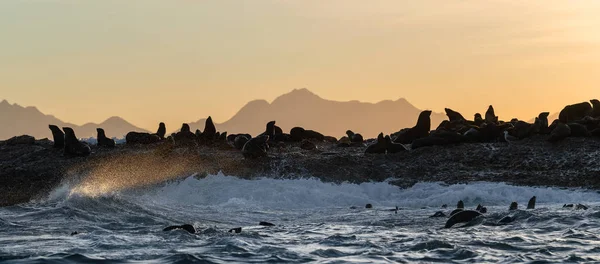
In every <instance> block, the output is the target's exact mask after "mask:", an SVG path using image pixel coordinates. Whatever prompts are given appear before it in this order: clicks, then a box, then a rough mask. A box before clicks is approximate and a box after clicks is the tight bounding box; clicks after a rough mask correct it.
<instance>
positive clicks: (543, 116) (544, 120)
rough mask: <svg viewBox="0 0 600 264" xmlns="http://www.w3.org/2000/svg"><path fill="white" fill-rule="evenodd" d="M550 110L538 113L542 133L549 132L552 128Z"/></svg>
mask: <svg viewBox="0 0 600 264" xmlns="http://www.w3.org/2000/svg"><path fill="white" fill-rule="evenodd" d="M549 115H550V113H549V112H542V113H540V114H539V115H538V120H539V121H540V132H539V133H540V134H544V135H546V134H549V133H550V130H549V129H548V124H549V123H548V116H549Z"/></svg>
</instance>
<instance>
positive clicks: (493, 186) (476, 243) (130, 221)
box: [0, 174, 600, 263]
mask: <svg viewBox="0 0 600 264" xmlns="http://www.w3.org/2000/svg"><path fill="white" fill-rule="evenodd" d="M90 186H93V184H90V183H86V184H79V183H71V184H64V185H62V186H60V187H59V188H57V189H56V190H54V191H53V192H52V193H51V195H50V196H49V197H47V198H43V199H40V200H38V201H35V202H31V203H28V204H23V205H19V206H12V207H5V208H0V261H4V262H9V263H82V262H85V263H96V262H106V261H110V262H119V263H129V262H139V263H165V262H167V263H188V262H206V263H231V262H239V263H251V262H275V263H277V262H286V263H289V262H326V263H344V262H359V263H384V262H444V263H447V262H464V263H471V262H502V263H507V262H519V263H521V262H529V263H544V262H599V261H600V237H599V234H600V207H598V206H599V205H600V203H598V202H599V201H600V194H598V193H597V192H590V191H584V190H574V189H558V188H535V187H520V186H511V185H507V184H503V183H485V182H480V183H471V184H458V185H444V184H440V183H419V184H416V185H415V186H413V187H412V188H409V189H400V188H398V187H396V186H392V185H389V184H388V183H385V182H383V183H363V184H360V185H356V184H339V185H338V184H331V183H323V182H321V181H319V180H317V179H296V180H276V179H268V178H263V179H257V180H244V179H239V178H236V177H230V176H224V175H222V174H218V175H209V176H207V177H205V178H197V177H195V176H189V177H187V178H182V179H179V180H174V181H170V182H168V183H163V184H160V185H155V186H150V187H144V188H133V189H125V190H123V189H118V190H119V191H111V190H110V189H107V188H102V190H101V191H99V190H94V189H93V187H90ZM533 195H535V196H537V208H536V209H534V210H518V211H516V212H509V211H508V205H509V204H510V202H512V201H517V202H518V203H519V205H520V208H524V207H525V206H526V204H527V201H528V200H529V198H530V197H531V196H533ZM458 200H463V201H464V202H465V205H466V207H468V208H474V207H475V206H476V205H477V204H482V205H485V206H486V207H487V208H488V213H487V214H486V215H485V217H484V218H482V219H478V220H477V221H474V222H473V223H470V224H469V225H467V226H466V227H456V228H450V229H444V228H443V226H444V224H445V222H446V220H447V218H430V217H429V216H430V215H433V214H434V213H435V212H436V211H439V210H442V211H444V212H446V213H449V212H450V211H451V210H452V209H454V207H455V206H456V202H457V201H458ZM367 203H370V204H372V205H373V208H372V209H366V208H364V207H365V204H367ZM565 203H582V204H585V205H588V206H589V209H588V210H573V209H570V208H563V207H562V206H563V204H565ZM442 204H447V205H448V208H447V209H441V208H440V207H441V205H442ZM396 206H398V207H399V208H400V210H398V211H394V210H390V209H394V208H395V207H396ZM351 207H355V208H354V209H352V208H351ZM507 215H511V216H514V217H515V218H516V220H515V221H514V222H512V223H510V224H506V225H498V224H497V222H498V221H499V220H500V219H501V218H503V217H504V216H507ZM260 221H267V222H271V223H273V224H275V225H276V226H272V227H265V226H259V225H258V223H259V222H260ZM184 223H189V224H192V225H194V226H195V228H196V229H197V230H198V232H197V233H196V234H190V233H187V232H185V231H183V230H175V231H169V232H165V231H162V229H163V228H165V227H167V226H169V225H175V224H177V225H179V224H184ZM235 227H242V232H241V233H229V232H228V230H229V229H231V228H235ZM74 232H77V234H73V233H74Z"/></svg>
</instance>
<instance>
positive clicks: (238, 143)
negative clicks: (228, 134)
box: [233, 134, 251, 150]
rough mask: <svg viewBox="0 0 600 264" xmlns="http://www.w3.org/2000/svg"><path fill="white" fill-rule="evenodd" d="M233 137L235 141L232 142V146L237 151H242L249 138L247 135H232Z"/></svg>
mask: <svg viewBox="0 0 600 264" xmlns="http://www.w3.org/2000/svg"><path fill="white" fill-rule="evenodd" d="M233 136H235V139H234V141H233V146H234V147H235V148H236V149H238V150H242V149H243V148H244V145H245V144H246V142H248V140H250V138H251V137H249V135H246V134H239V135H233Z"/></svg>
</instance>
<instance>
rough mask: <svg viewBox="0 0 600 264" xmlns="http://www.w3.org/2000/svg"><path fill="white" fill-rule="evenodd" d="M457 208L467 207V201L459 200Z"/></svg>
mask: <svg viewBox="0 0 600 264" xmlns="http://www.w3.org/2000/svg"><path fill="white" fill-rule="evenodd" d="M456 208H457V209H465V203H464V202H463V201H462V200H460V201H458V203H456Z"/></svg>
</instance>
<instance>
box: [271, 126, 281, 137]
mask: <svg viewBox="0 0 600 264" xmlns="http://www.w3.org/2000/svg"><path fill="white" fill-rule="evenodd" d="M273 128H274V130H275V135H281V134H283V129H281V127H278V126H277V125H275V126H274V127H273Z"/></svg>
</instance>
